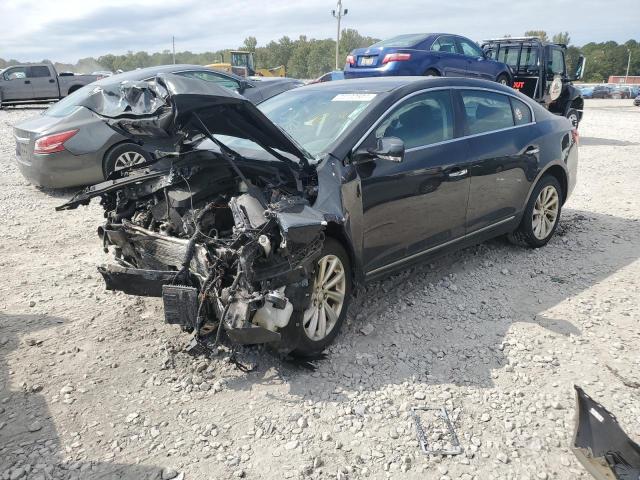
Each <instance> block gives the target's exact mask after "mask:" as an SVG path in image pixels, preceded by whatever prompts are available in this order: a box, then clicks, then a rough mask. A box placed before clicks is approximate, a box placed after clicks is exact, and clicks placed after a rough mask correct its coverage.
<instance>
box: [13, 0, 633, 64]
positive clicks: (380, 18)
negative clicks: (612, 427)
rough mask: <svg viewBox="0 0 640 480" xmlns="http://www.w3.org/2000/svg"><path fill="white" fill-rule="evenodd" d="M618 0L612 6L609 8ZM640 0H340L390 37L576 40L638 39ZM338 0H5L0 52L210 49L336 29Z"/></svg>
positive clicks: (350, 20)
mask: <svg viewBox="0 0 640 480" xmlns="http://www.w3.org/2000/svg"><path fill="white" fill-rule="evenodd" d="M608 5H612V8H610V9H609V8H607V6H608ZM639 6H640V5H639V4H638V0H618V1H616V2H615V3H611V2H607V3H605V2H604V1H603V0H599V1H596V0H581V1H575V0H554V1H553V2H550V1H548V0H546V1H545V0H538V1H532V0H528V1H514V0H484V1H478V0H458V1H457V2H447V1H443V0H439V1H437V2H436V1H433V0H396V1H389V0H343V8H348V9H349V13H348V14H347V15H346V16H345V17H344V18H343V22H342V27H343V28H354V29H356V30H358V31H359V32H360V33H361V34H362V35H369V36H371V37H377V38H388V37H391V36H394V35H397V34H400V33H423V32H448V33H457V34H460V35H464V36H467V37H469V38H472V39H474V40H476V41H480V40H483V39H486V38H490V37H496V36H503V35H504V34H511V35H513V36H517V35H522V34H523V33H524V32H525V30H533V29H535V30H546V31H547V32H548V33H549V34H554V33H557V32H560V31H568V32H569V34H570V36H571V43H573V44H576V45H583V44H585V43H588V42H591V41H595V42H601V41H607V40H615V41H617V42H619V43H622V42H625V41H626V40H628V39H630V38H635V39H636V40H640V8H638V7H639ZM335 8H336V2H335V1H333V0H298V1H297V2H296V1H295V0H224V1H218V0H174V1H172V2H166V1H163V0H57V1H42V0H0V25H1V26H2V40H0V58H4V59H9V58H15V59H19V60H21V61H40V60H42V59H45V58H47V59H49V60H53V61H61V62H73V63H75V62H76V61H77V60H78V59H79V58H83V57H89V56H92V57H98V56H100V55H104V54H106V53H114V54H122V53H126V52H127V51H129V50H132V51H134V52H135V51H140V50H146V51H148V52H156V51H162V50H165V49H171V38H172V36H175V39H176V51H184V50H190V51H192V52H203V51H213V50H219V49H224V48H237V47H239V46H240V45H242V42H243V40H244V39H245V38H246V37H247V36H250V35H252V36H254V37H256V38H257V39H258V45H265V44H266V43H268V42H269V41H271V40H277V39H279V38H281V37H282V36H284V35H288V36H289V37H291V38H297V37H298V36H299V35H307V37H309V38H329V37H332V38H333V37H335V34H336V21H335V19H334V18H333V17H332V16H331V10H332V9H335Z"/></svg>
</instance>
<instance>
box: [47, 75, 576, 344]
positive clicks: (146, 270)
mask: <svg viewBox="0 0 640 480" xmlns="http://www.w3.org/2000/svg"><path fill="white" fill-rule="evenodd" d="M107 93H108V92H107ZM103 95H106V93H104V94H103ZM109 95H110V96H111V97H112V98H111V100H110V101H111V102H112V103H113V104H114V105H117V106H118V108H114V109H113V114H112V115H110V116H108V117H107V116H104V118H105V121H106V122H107V123H108V124H109V125H110V126H111V127H112V128H114V129H117V130H118V131H119V132H120V133H122V134H124V135H128V136H130V137H131V138H133V139H135V140H136V141H137V142H139V143H141V144H142V145H143V146H144V147H145V148H148V149H150V150H152V151H153V153H154V158H156V159H157V160H156V161H154V162H153V163H151V164H149V165H141V166H137V167H136V168H130V169H125V170H123V171H121V172H119V175H118V176H119V177H120V178H116V179H113V180H109V181H107V182H103V183H100V184H98V185H95V186H93V187H90V188H88V189H86V190H85V191H83V192H81V193H80V194H78V195H76V196H75V197H74V198H73V199H72V200H71V201H69V202H68V203H66V204H65V205H62V206H61V207H59V209H70V208H75V207H77V206H78V205H82V204H87V203H88V202H89V201H90V199H91V198H93V197H100V198H101V204H102V205H103V207H104V209H105V217H106V222H105V224H104V225H103V226H101V227H100V228H99V229H98V234H99V235H100V238H101V240H102V242H103V244H104V248H105V250H106V251H111V252H112V253H113V257H114V259H113V262H111V263H109V264H106V265H102V266H100V267H99V269H100V272H101V274H102V275H103V277H104V279H105V282H106V284H107V288H108V289H111V290H120V291H123V292H125V293H128V294H133V295H144V296H157V297H162V298H163V302H164V307H165V318H166V321H167V322H169V323H176V324H180V325H181V326H182V327H183V328H184V329H185V330H187V331H192V332H195V336H194V338H195V339H196V340H201V339H203V338H204V337H205V336H207V335H208V336H209V337H212V336H213V337H214V338H218V339H219V337H220V335H221V334H222V332H223V331H224V332H226V334H227V335H228V337H229V338H230V339H231V341H233V342H235V343H239V344H255V343H267V344H270V345H272V346H273V347H274V348H276V349H277V350H279V351H281V352H283V353H289V352H292V353H294V354H298V355H315V354H317V353H319V352H321V351H322V350H323V349H324V348H325V347H326V346H327V345H328V344H329V343H331V341H332V340H333V339H334V338H335V336H336V335H337V333H338V331H339V329H340V326H341V324H342V323H343V321H344V318H345V316H346V312H347V308H348V305H349V299H350V297H351V295H352V293H353V292H354V291H355V290H356V289H357V287H359V286H361V285H363V284H364V283H365V282H366V281H369V280H372V279H375V278H379V277H380V276H382V275H386V274H388V273H390V272H392V271H395V270H397V269H401V268H405V267H406V266H408V265H410V264H412V263H414V262H416V261H422V260H424V259H427V258H430V257H432V256H433V255H436V254H441V253H444V252H447V251H450V250H451V249H454V248H460V247H462V246H467V245H470V244H473V243H477V242H481V241H483V240H485V239H487V238H490V237H493V236H496V235H500V234H510V236H511V238H512V239H513V240H514V241H517V242H518V243H524V244H527V245H529V246H532V247H540V246H542V245H544V244H546V243H547V242H548V241H549V239H550V238H551V237H552V235H553V233H554V231H555V229H556V226H557V223H558V221H559V218H560V211H561V207H562V204H563V203H564V201H565V200H566V198H567V197H568V195H569V194H570V192H571V190H572V189H573V186H574V184H575V172H576V168H577V134H576V133H575V132H574V131H573V130H572V127H571V124H570V123H569V122H568V121H567V120H566V119H564V118H561V117H556V116H554V115H552V114H549V113H548V112H547V111H546V110H544V109H543V108H541V107H539V106H538V105H536V104H535V103H534V102H531V101H530V100H529V99H528V98H527V97H525V96H523V95H520V94H519V93H517V92H514V91H513V90H511V89H509V88H508V87H503V86H500V85H497V84H495V83H491V82H484V81H480V80H470V79H453V78H427V79H423V78H414V77H411V78H381V79H360V80H349V81H339V82H331V83H326V84H318V85H313V86H308V87H303V88H299V89H295V90H291V91H289V92H285V93H283V94H280V95H278V96H276V97H274V98H272V99H270V100H267V101H266V102H264V103H263V104H261V105H260V106H259V107H255V106H254V105H252V104H251V103H250V102H248V101H247V100H246V99H244V98H242V97H240V96H239V95H234V94H233V93H230V92H229V91H226V90H223V89H221V88H217V87H216V86H212V85H203V84H202V82H195V81H193V80H190V79H186V78H181V77H176V76H172V75H164V76H159V77H158V78H157V79H156V81H155V82H152V83H151V84H144V85H128V86H123V87H121V88H120V89H119V91H117V92H111V93H109ZM114 98H116V99H117V101H116V102H113V99H114ZM94 100H96V101H97V100H98V99H94Z"/></svg>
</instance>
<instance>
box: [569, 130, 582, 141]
mask: <svg viewBox="0 0 640 480" xmlns="http://www.w3.org/2000/svg"><path fill="white" fill-rule="evenodd" d="M571 139H572V140H573V143H574V145H578V143H579V142H580V134H579V133H578V129H577V128H574V129H573V130H571Z"/></svg>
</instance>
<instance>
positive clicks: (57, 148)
mask: <svg viewBox="0 0 640 480" xmlns="http://www.w3.org/2000/svg"><path fill="white" fill-rule="evenodd" d="M76 133H78V129H76V130H69V131H67V132H61V133H54V134H53V135H47V136H46V137H40V138H39V139H38V140H36V145H35V148H34V150H33V153H37V154H40V155H46V154H48V153H55V152H62V151H63V150H64V142H66V141H67V140H69V139H70V138H71V137H73V136H74V135H75V134H76Z"/></svg>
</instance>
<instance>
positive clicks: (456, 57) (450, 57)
mask: <svg viewBox="0 0 640 480" xmlns="http://www.w3.org/2000/svg"><path fill="white" fill-rule="evenodd" d="M431 51H433V52H435V53H436V54H437V56H438V58H439V59H438V68H439V69H440V71H441V72H442V74H443V75H444V76H445V77H465V76H466V75H467V67H468V65H467V63H468V62H467V59H466V58H465V56H464V55H461V54H460V53H458V46H457V45H456V39H455V37H453V36H452V35H441V36H440V37H438V38H437V39H436V41H435V42H433V44H432V45H431Z"/></svg>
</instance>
